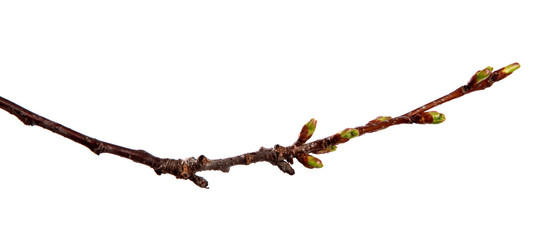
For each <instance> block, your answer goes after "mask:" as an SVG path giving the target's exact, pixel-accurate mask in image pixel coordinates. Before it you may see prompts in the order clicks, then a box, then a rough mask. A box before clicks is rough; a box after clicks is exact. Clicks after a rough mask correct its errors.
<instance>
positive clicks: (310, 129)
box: [304, 118, 317, 138]
mask: <svg viewBox="0 0 550 240" xmlns="http://www.w3.org/2000/svg"><path fill="white" fill-rule="evenodd" d="M304 127H306V128H307V138H310V137H311V135H313V132H315V128H316V127H317V120H315V119H314V118H312V119H311V120H309V122H307V123H306V125H304Z"/></svg>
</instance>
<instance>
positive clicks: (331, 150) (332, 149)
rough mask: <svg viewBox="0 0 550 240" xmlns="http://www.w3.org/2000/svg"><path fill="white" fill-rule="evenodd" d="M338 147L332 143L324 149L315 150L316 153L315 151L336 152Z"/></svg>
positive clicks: (320, 152) (321, 152) (317, 152)
mask: <svg viewBox="0 0 550 240" xmlns="http://www.w3.org/2000/svg"><path fill="white" fill-rule="evenodd" d="M336 148H337V146H336V145H330V146H328V147H327V148H325V149H323V150H319V151H316V152H314V153H315V154H323V153H329V152H334V151H336Z"/></svg>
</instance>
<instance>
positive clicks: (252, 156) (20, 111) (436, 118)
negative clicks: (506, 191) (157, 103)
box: [0, 63, 520, 188]
mask: <svg viewBox="0 0 550 240" xmlns="http://www.w3.org/2000/svg"><path fill="white" fill-rule="evenodd" d="M519 67H520V65H519V63H513V64H510V65H508V66H506V67H503V68H501V69H499V70H496V71H493V68H492V67H486V68H484V69H482V70H479V71H477V72H476V73H475V74H474V75H473V76H472V78H470V81H469V82H468V83H467V84H466V85H463V86H461V87H459V88H457V89H456V90H454V91H452V92H451V93H449V94H447V95H445V96H443V97H440V98H438V99H436V100H434V101H431V102H429V103H427V104H425V105H422V106H421V107H419V108H417V109H414V110H412V111H410V112H408V113H405V114H403V115H401V116H398V117H394V118H392V117H389V116H380V117H377V118H375V119H374V120H371V121H369V122H368V123H367V124H366V125H363V126H359V127H355V128H345V129H344V130H342V131H341V132H339V133H336V134H334V135H331V136H329V137H326V138H322V139H319V140H316V141H312V142H309V143H307V141H308V140H309V139H310V138H311V136H312V135H313V133H314V132H315V129H316V127H317V120H315V119H311V120H310V121H309V122H307V123H306V124H305V125H304V126H303V127H302V129H301V131H300V133H299V135H298V139H297V140H296V142H295V143H294V144H292V145H290V146H287V147H284V146H280V145H275V146H274V147H273V148H264V147H261V148H260V149H259V150H258V151H256V152H250V153H245V154H241V155H238V156H234V157H228V158H222V159H208V158H207V157H206V156H204V155H201V156H199V157H198V158H194V157H189V158H185V159H172V158H159V157H156V156H153V155H152V154H150V153H148V152H146V151H145V150H139V149H138V150H136V149H130V148H125V147H122V146H118V145H115V144H111V143H108V142H104V141H101V140H98V139H95V138H92V137H89V136H86V135H84V134H82V133H79V132H77V131H74V130H72V129H70V128H68V127H65V126H63V125H61V124H58V123H56V122H54V121H51V120H49V119H47V118H44V117H42V116H40V115H37V114H35V113H33V112H31V111H29V110H27V109H25V108H23V107H21V106H19V105H17V104H15V103H13V102H11V101H9V100H7V99H5V98H2V97H0V108H2V109H4V110H5V111H7V112H8V113H10V114H12V115H14V116H15V117H17V118H18V119H19V120H21V122H23V124H25V125H29V126H33V125H37V126H40V127H42V128H45V129H48V130H50V131H52V132H54V133H57V134H59V135H61V136H63V137H66V138H68V139H71V140H73V141H74V142H77V143H79V144H81V145H83V146H85V147H87V148H88V149H90V150H91V151H92V152H94V153H95V154H97V155H99V154H101V153H110V154H114V155H118V156H120V157H123V158H127V159H130V160H132V161H134V162H137V163H141V164H144V165H147V166H149V167H151V168H153V169H154V171H155V172H156V173H157V174H158V175H160V174H171V175H173V176H175V177H176V178H178V179H187V180H190V181H192V182H193V183H195V184H196V185H197V186H199V187H202V188H208V182H207V181H206V179H204V178H203V177H201V176H198V175H197V173H198V172H202V171H208V170H212V171H222V172H229V170H230V168H231V167H233V166H236V165H250V164H252V163H257V162H268V163H271V164H272V165H274V166H277V167H278V168H279V170H281V171H282V172H284V173H287V174H289V175H294V169H293V168H292V166H291V164H293V163H294V161H293V159H295V158H296V159H297V160H298V161H299V162H300V163H302V165H304V166H305V167H307V168H321V167H323V163H322V162H321V160H320V159H318V158H317V157H315V156H313V155H311V154H326V153H330V152H333V151H335V150H336V149H337V145H339V144H342V143H346V142H348V141H349V140H351V139H353V138H355V137H358V136H362V135H364V134H366V133H372V132H376V131H378V130H381V129H385V128H388V127H390V126H393V125H398V124H403V123H407V124H412V123H418V124H428V123H432V124H438V123H442V122H443V121H445V115H444V114H442V113H439V112H436V111H428V110H430V109H432V108H434V107H436V106H439V105H441V104H443V103H446V102H448V101H451V100H453V99H456V98H459V97H461V96H464V95H466V94H468V93H471V92H475V91H479V90H483V89H486V88H488V87H491V86H492V85H493V84H494V83H495V82H498V81H500V80H502V79H504V78H506V77H508V76H509V75H510V74H512V73H513V72H514V71H515V70H517V69H518V68H519Z"/></svg>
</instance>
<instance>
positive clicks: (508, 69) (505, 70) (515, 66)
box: [502, 63, 520, 74]
mask: <svg viewBox="0 0 550 240" xmlns="http://www.w3.org/2000/svg"><path fill="white" fill-rule="evenodd" d="M519 67H520V65H519V63H512V64H510V65H508V66H506V67H504V68H503V69H502V72H503V73H505V74H512V73H513V72H514V71H516V70H518V68H519Z"/></svg>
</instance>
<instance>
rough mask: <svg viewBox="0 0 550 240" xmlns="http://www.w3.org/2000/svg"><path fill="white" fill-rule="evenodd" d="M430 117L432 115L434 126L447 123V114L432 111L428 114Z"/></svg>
mask: <svg viewBox="0 0 550 240" xmlns="http://www.w3.org/2000/svg"><path fill="white" fill-rule="evenodd" d="M428 113H429V114H430V115H432V118H433V122H432V123H433V124H439V123H442V122H444V121H445V114H443V113H439V112H436V111H430V112H428Z"/></svg>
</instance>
